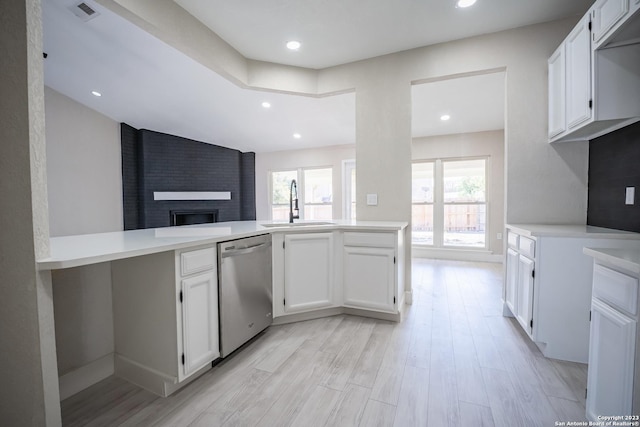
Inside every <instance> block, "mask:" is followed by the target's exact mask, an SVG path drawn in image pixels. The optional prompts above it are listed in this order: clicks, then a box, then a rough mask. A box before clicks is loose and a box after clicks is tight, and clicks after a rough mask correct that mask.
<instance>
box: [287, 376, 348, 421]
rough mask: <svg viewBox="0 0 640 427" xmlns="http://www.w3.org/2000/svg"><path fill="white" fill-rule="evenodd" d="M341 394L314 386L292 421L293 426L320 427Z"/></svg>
mask: <svg viewBox="0 0 640 427" xmlns="http://www.w3.org/2000/svg"><path fill="white" fill-rule="evenodd" d="M341 394H342V392H340V391H337V390H333V389H330V388H327V387H323V386H321V385H319V386H316V388H315V389H314V390H313V393H311V395H310V396H309V399H307V401H306V402H305V404H304V405H303V406H302V408H301V409H300V412H299V413H298V415H297V416H296V417H295V418H294V419H293V420H292V422H291V425H293V426H305V427H315V426H317V427H322V426H324V425H325V423H326V422H327V419H328V418H329V416H330V415H331V414H332V412H333V409H334V407H335V406H336V404H337V403H338V401H339V400H340V396H341Z"/></svg>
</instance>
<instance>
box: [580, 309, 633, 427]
mask: <svg viewBox="0 0 640 427" xmlns="http://www.w3.org/2000/svg"><path fill="white" fill-rule="evenodd" d="M636 323H637V322H636V321H635V320H634V319H632V318H630V317H628V316H626V315H624V314H623V313H621V312H619V311H618V310H615V309H613V308H612V307H610V306H609V305H607V304H605V303H604V302H602V301H600V300H599V299H594V300H593V303H592V306H591V344H590V349H589V373H588V380H587V404H586V409H587V418H589V420H591V421H598V415H631V414H632V411H631V405H632V390H633V368H634V355H635V346H636V342H635V338H636Z"/></svg>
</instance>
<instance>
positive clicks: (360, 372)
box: [349, 321, 394, 388]
mask: <svg viewBox="0 0 640 427" xmlns="http://www.w3.org/2000/svg"><path fill="white" fill-rule="evenodd" d="M393 329H394V327H393V324H392V323H390V322H383V321H380V322H378V323H376V325H375V327H374V328H373V331H372V333H371V336H370V338H369V341H368V342H367V344H366V346H365V347H364V349H363V350H362V353H361V355H360V358H359V359H358V361H357V363H356V365H355V367H354V369H353V371H352V372H351V376H350V377H349V382H350V383H351V384H358V385H361V386H363V387H369V388H371V387H373V384H374V383H375V381H376V377H377V375H378V370H379V369H380V365H381V364H382V359H383V357H384V354H385V350H386V349H387V345H388V342H389V339H390V338H391V336H392V334H393Z"/></svg>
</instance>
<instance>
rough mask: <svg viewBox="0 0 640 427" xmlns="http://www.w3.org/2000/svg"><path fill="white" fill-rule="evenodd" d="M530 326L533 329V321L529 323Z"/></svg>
mask: <svg viewBox="0 0 640 427" xmlns="http://www.w3.org/2000/svg"><path fill="white" fill-rule="evenodd" d="M529 326H531V329H533V319H531V321H530V322H529Z"/></svg>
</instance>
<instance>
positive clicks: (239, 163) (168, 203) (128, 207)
mask: <svg viewBox="0 0 640 427" xmlns="http://www.w3.org/2000/svg"><path fill="white" fill-rule="evenodd" d="M120 136H121V148H122V187H123V211H124V212H123V215H124V229H125V230H135V229H140V228H156V227H168V226H170V225H186V224H198V223H205V222H218V221H243V220H255V218H256V206H255V153H252V152H249V153H243V152H240V151H238V150H233V149H230V148H225V147H220V146H217V145H212V144H207V143H204V142H199V141H194V140H191V139H186V138H181V137H178V136H173V135H167V134H164V133H160V132H155V131H150V130H146V129H140V130H138V129H135V128H133V127H131V126H129V125H127V124H125V123H122V124H121V126H120ZM193 191H202V192H230V193H231V199H230V200H154V192H193Z"/></svg>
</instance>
